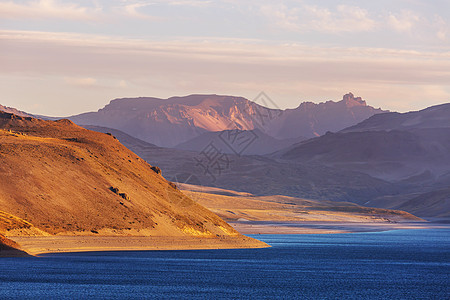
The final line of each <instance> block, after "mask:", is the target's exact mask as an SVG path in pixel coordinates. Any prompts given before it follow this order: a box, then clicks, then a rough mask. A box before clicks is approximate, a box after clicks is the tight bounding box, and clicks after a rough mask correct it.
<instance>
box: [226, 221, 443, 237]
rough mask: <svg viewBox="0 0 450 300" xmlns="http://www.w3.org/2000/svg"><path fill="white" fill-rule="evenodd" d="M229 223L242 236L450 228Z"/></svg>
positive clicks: (430, 225)
mask: <svg viewBox="0 0 450 300" xmlns="http://www.w3.org/2000/svg"><path fill="white" fill-rule="evenodd" d="M228 223H229V224H230V225H231V226H232V227H233V228H234V229H235V230H237V231H239V232H240V233H242V234H252V235H254V234H339V233H358V232H380V231H389V230H399V229H434V228H450V225H449V224H441V223H430V222H399V223H375V222H323V221H305V222H302V221H298V222H270V221H237V222H232V221H228Z"/></svg>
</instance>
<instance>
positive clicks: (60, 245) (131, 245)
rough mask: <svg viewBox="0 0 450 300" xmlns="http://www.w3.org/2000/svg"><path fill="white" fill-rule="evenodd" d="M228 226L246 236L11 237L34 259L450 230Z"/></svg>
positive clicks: (425, 225) (422, 225) (420, 225)
mask: <svg viewBox="0 0 450 300" xmlns="http://www.w3.org/2000/svg"><path fill="white" fill-rule="evenodd" d="M229 224H230V225H231V226H232V227H233V228H234V229H236V230H238V231H239V232H241V233H242V234H243V235H252V236H253V237H249V236H244V237H243V236H242V235H240V236H223V237H220V238H196V237H189V236H183V237H164V236H106V235H105V236H74V235H70V236H68V235H56V236H12V237H9V238H10V239H11V240H13V241H15V242H17V243H18V244H20V246H21V248H20V250H22V251H25V252H26V253H27V254H29V255H31V256H39V255H44V254H52V253H77V252H109V251H166V250H213V249H216V250H220V249H256V248H269V247H271V246H270V245H268V244H266V243H264V242H262V241H259V240H257V235H258V234H293V235H303V234H342V233H358V232H359V233H362V232H381V231H389V230H399V229H410V230H413V229H439V228H450V225H449V224H441V223H430V222H405V223H356V222H353V223H352V222H322V221H309V222H270V221H239V222H229Z"/></svg>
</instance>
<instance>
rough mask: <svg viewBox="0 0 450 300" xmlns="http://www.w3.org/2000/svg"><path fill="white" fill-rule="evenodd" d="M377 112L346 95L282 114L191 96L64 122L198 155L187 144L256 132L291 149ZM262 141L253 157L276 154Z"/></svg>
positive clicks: (122, 102) (137, 101) (119, 104)
mask: <svg viewBox="0 0 450 300" xmlns="http://www.w3.org/2000/svg"><path fill="white" fill-rule="evenodd" d="M381 112H383V111H382V110H381V109H375V108H373V107H371V106H368V105H367V104H366V103H365V101H363V100H362V99H361V98H360V97H357V98H355V97H354V96H353V94H351V93H349V94H347V95H345V96H344V97H343V99H342V100H341V101H339V102H333V101H327V102H325V103H320V104H314V103H310V102H306V103H302V104H301V105H300V106H299V107H298V108H296V109H287V110H279V109H270V108H267V107H264V106H261V105H259V104H257V103H255V102H252V101H249V100H247V99H245V98H242V97H233V96H219V95H190V96H186V97H172V98H169V99H158V98H123V99H116V100H112V101H111V102H110V103H109V104H108V105H106V106H105V107H104V108H102V109H100V110H99V111H97V112H90V113H84V114H81V115H76V116H72V117H69V119H70V120H72V121H73V122H75V123H76V124H79V125H95V126H101V127H108V128H114V129H118V130H121V131H123V132H125V133H127V134H129V135H131V136H134V137H136V138H139V139H141V140H144V141H146V142H149V143H152V144H156V145H158V146H163V147H174V146H177V145H180V144H183V143H186V144H183V145H181V146H180V147H181V148H188V149H193V150H199V149H198V147H192V145H195V144H196V142H197V141H196V140H192V139H195V138H198V137H199V136H201V135H202V134H204V133H208V132H219V131H226V130H235V129H237V130H255V129H259V130H260V131H261V132H263V133H264V136H265V137H267V136H269V137H272V138H275V139H277V140H287V139H293V140H292V141H291V142H292V143H294V142H296V141H299V140H302V139H305V138H310V137H315V136H319V135H322V134H324V133H325V132H327V131H333V132H334V131H339V130H341V129H343V128H345V127H348V126H351V125H354V124H356V123H358V122H360V121H363V120H364V119H366V118H368V117H370V116H372V115H374V114H377V113H381ZM206 137H208V136H206ZM204 138H205V136H204V137H203V138H200V139H204ZM189 140H192V141H190V142H189ZM266 140H267V142H268V144H267V145H268V147H267V149H265V145H263V144H262V143H261V142H260V144H259V145H258V148H259V149H258V152H257V153H258V154H262V153H269V152H271V151H273V149H275V150H277V147H275V148H274V147H273V143H272V144H271V142H273V141H269V139H266ZM275 142H277V143H278V141H275ZM285 142H286V141H285ZM280 143H284V142H280ZM283 145H285V144H283ZM278 149H279V148H278ZM253 153H256V152H254V151H253Z"/></svg>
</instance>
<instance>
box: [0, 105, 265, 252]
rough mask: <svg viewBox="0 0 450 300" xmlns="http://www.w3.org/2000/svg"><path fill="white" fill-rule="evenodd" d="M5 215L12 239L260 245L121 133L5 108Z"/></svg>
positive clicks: (1, 176)
mask: <svg viewBox="0 0 450 300" xmlns="http://www.w3.org/2000/svg"><path fill="white" fill-rule="evenodd" d="M0 212H1V213H0V234H4V235H6V236H7V237H8V236H14V235H45V234H69V235H70V234H82V235H97V234H98V235H144V236H198V237H204V238H210V239H220V238H230V239H234V241H235V242H236V240H239V241H240V242H239V243H240V244H241V245H245V244H246V243H251V242H252V243H257V242H255V241H254V240H253V241H250V239H249V238H246V240H245V241H244V237H243V236H241V235H240V234H238V233H237V232H236V231H234V230H233V228H231V227H230V226H229V225H228V224H227V223H226V222H224V221H223V220H222V219H220V218H219V217H217V216H216V215H215V214H213V213H212V212H210V211H209V210H207V209H206V208H204V207H202V206H200V205H198V204H196V203H195V202H193V201H192V200H191V199H189V198H187V197H186V196H185V195H184V194H182V193H181V192H180V191H179V190H177V189H176V188H175V187H174V186H173V185H172V184H171V183H170V182H168V181H166V180H165V179H164V178H163V177H162V176H161V174H159V169H158V168H152V167H151V166H150V165H149V164H148V163H146V162H145V161H143V160H142V159H140V158H139V157H138V156H137V155H135V154H134V153H133V152H131V151H130V150H128V149H127V148H125V147H124V146H123V145H122V144H121V143H120V142H119V141H118V140H117V139H115V138H114V137H113V136H111V135H107V134H103V133H98V132H93V131H89V130H86V129H84V128H81V127H79V126H77V125H75V124H73V123H72V122H71V121H68V120H60V121H43V120H38V119H34V118H30V117H20V116H17V115H14V114H10V113H5V112H0ZM2 220H3V221H2ZM239 243H237V244H239Z"/></svg>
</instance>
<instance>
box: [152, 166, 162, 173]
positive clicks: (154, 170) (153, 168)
mask: <svg viewBox="0 0 450 300" xmlns="http://www.w3.org/2000/svg"><path fill="white" fill-rule="evenodd" d="M150 169H152V170H153V172H155V173H156V174H161V168H160V167H157V166H153V167H151V168H150Z"/></svg>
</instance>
